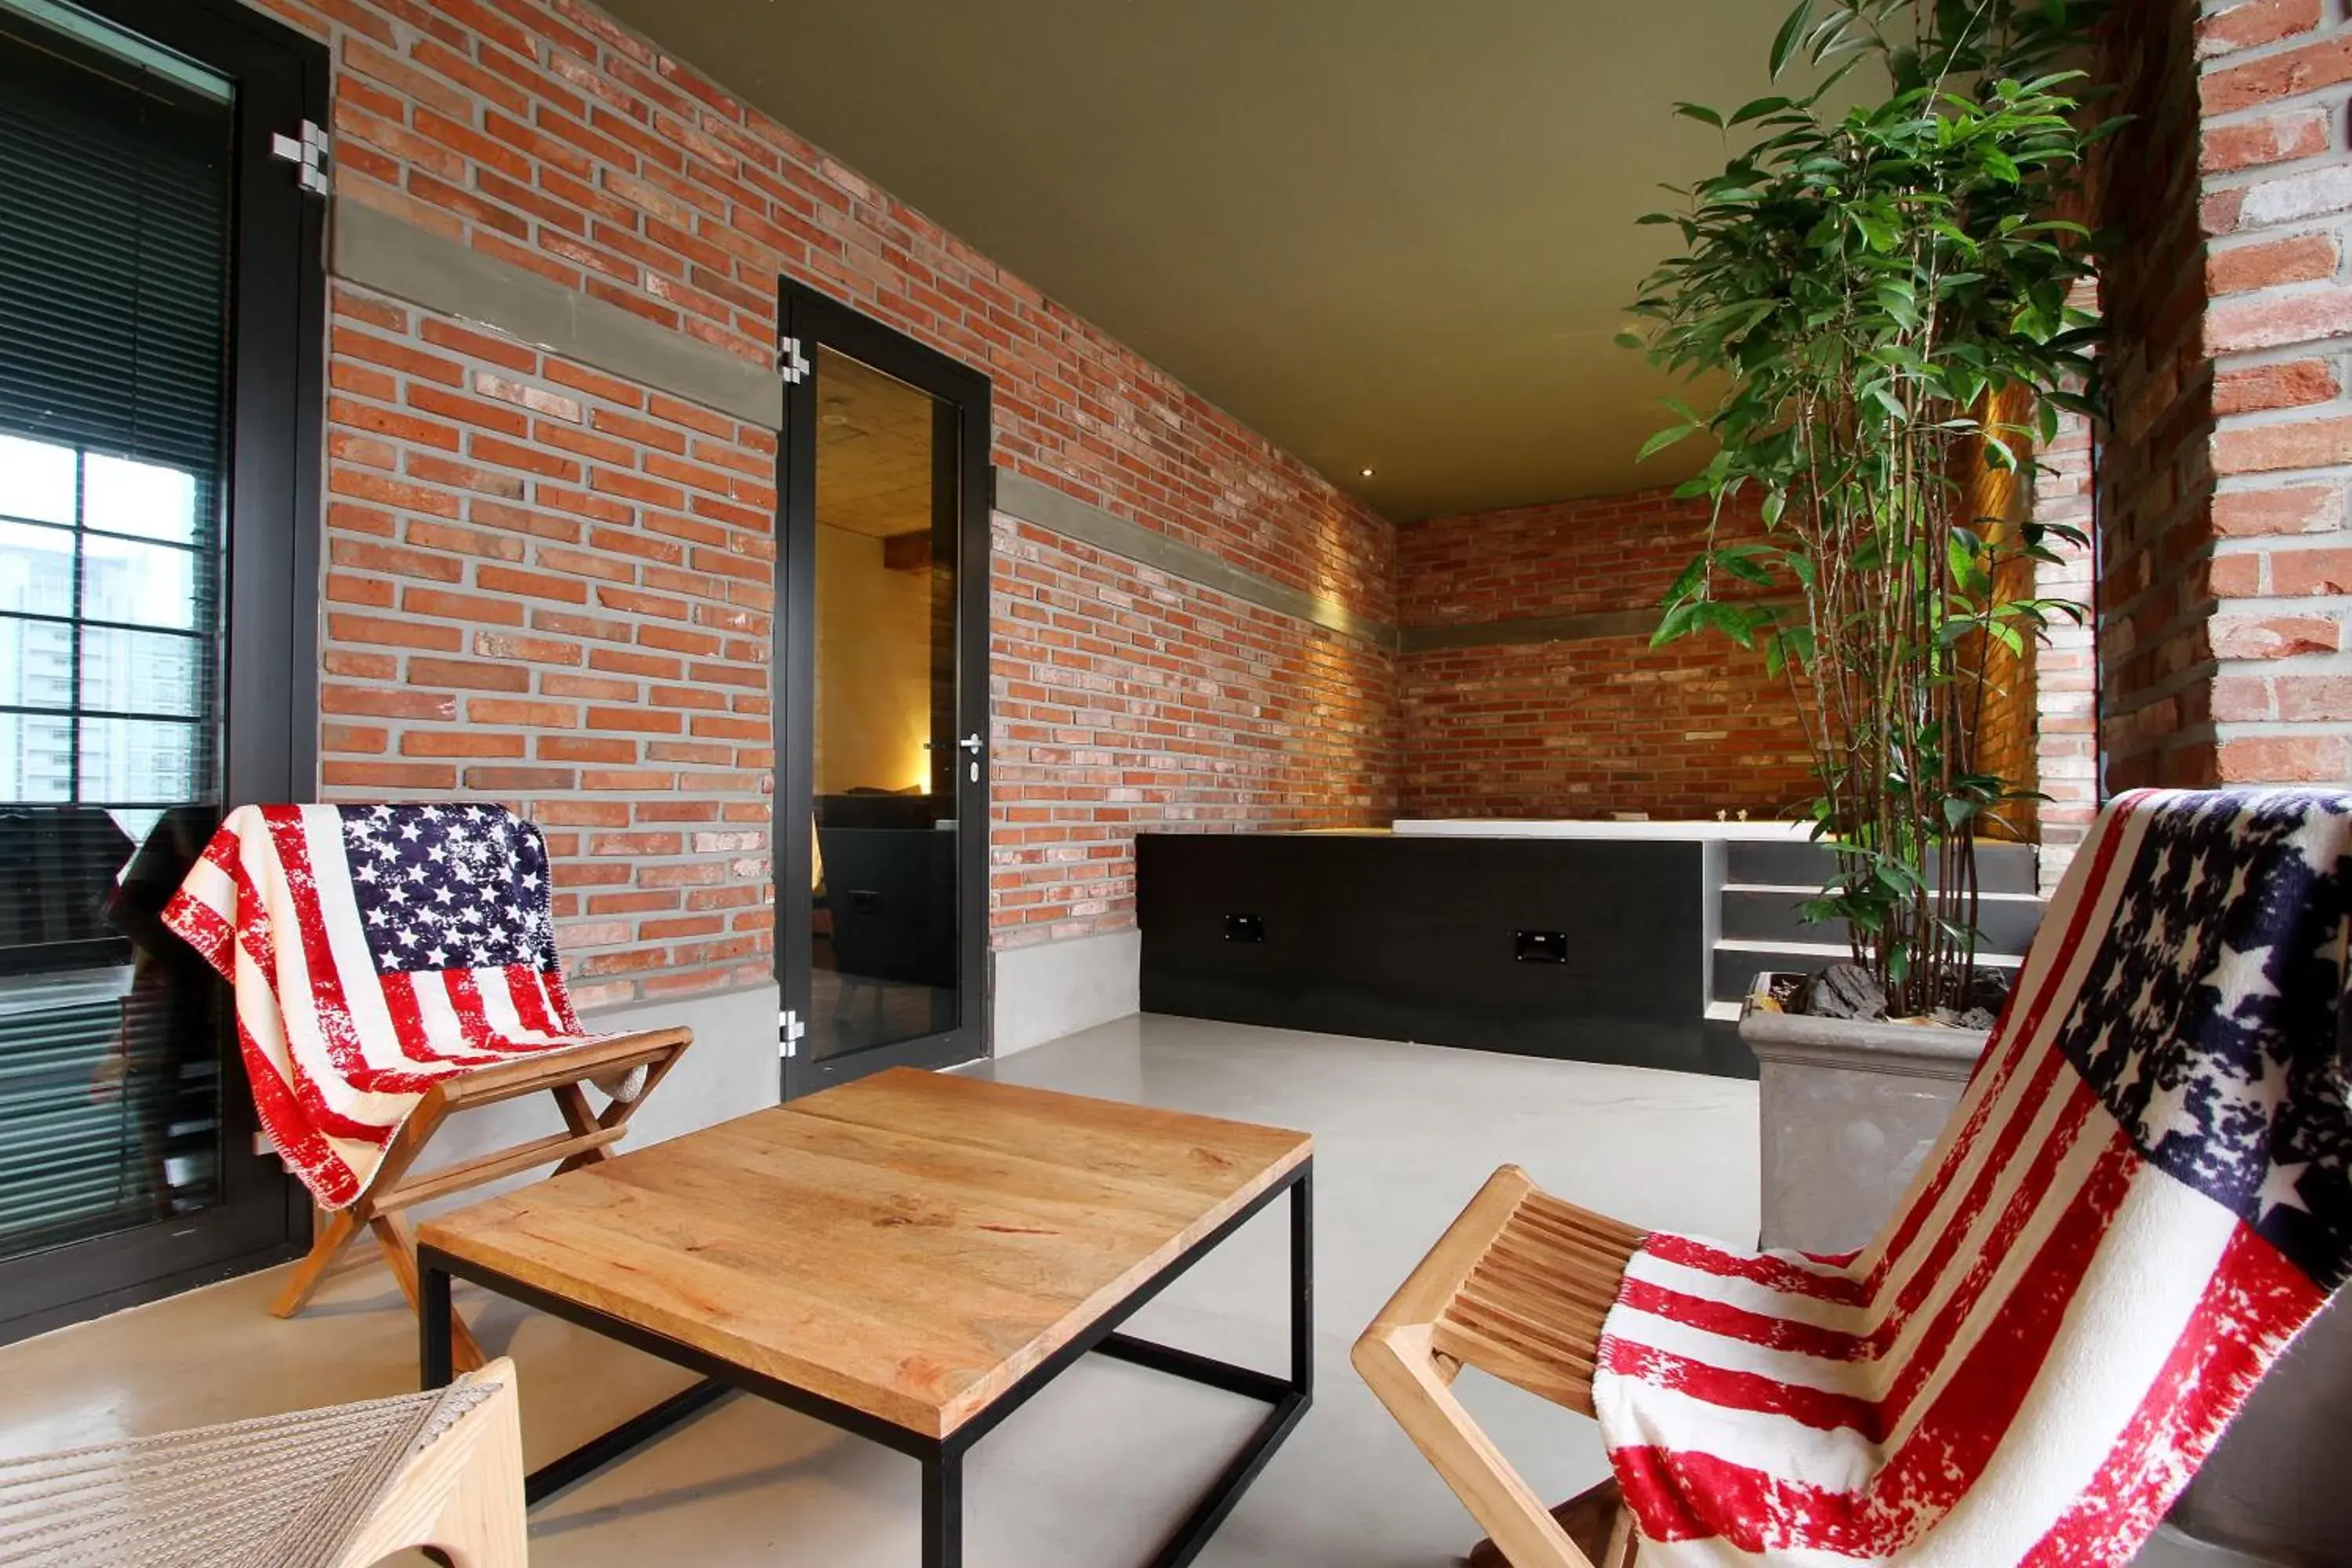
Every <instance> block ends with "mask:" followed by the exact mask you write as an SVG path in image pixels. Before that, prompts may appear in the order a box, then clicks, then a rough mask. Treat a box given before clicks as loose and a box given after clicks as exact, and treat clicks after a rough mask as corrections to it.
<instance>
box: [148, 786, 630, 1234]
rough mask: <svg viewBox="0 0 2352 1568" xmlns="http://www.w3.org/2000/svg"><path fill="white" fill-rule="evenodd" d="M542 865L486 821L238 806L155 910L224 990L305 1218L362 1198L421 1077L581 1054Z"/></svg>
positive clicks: (583, 1037)
mask: <svg viewBox="0 0 2352 1568" xmlns="http://www.w3.org/2000/svg"><path fill="white" fill-rule="evenodd" d="M550 910H551V901H550V897H549V876H548V865H547V849H546V847H545V845H544V844H543V843H542V842H541V838H540V837H539V830H538V829H537V828H535V827H533V826H531V825H530V823H528V822H525V821H523V820H522V819H521V818H520V817H518V816H513V815H512V814H510V813H509V812H507V811H504V810H502V809H500V808H499V807H497V806H494V805H376V806H337V805H266V806H257V805H247V806H240V807H238V808H237V809H236V810H235V811H233V812H231V813H230V814H229V815H228V817H227V819H226V821H224V822H223V823H222V824H221V826H220V830H219V831H218V832H217V833H215V835H214V836H213V839H212V842H211V843H210V844H209V845H208V846H207V847H205V853H204V856H203V858H201V859H200V860H199V861H198V862H197V863H196V867H195V868H194V870H193V871H191V872H190V873H189V874H188V877H187V879H186V880H185V881H184V883H182V885H181V889H180V891H179V892H178V893H177V894H176V895H175V896H174V897H173V900H172V901H171V903H170V904H169V905H168V906H167V907H166V908H165V910H164V911H163V920H164V923H165V924H166V925H168V926H170V927H171V928H172V930H173V931H176V932H178V933H179V935H180V936H181V937H182V938H184V940H185V941H186V942H189V943H190V945H192V946H194V948H195V950H196V951H197V952H200V953H202V954H203V955H204V957H205V960H206V961H207V962H208V963H211V964H212V966H213V967H214V968H215V970H217V971H219V972H220V973H221V975H222V977H223V978H225V979H226V980H227V981H228V983H229V984H230V985H231V986H232V987H234V989H235V992H236V1029H237V1040H238V1044H239V1045H240V1047H242V1048H243V1052H244V1057H245V1065H246V1076H247V1078H248V1079H250V1080H251V1082H252V1085H253V1097H254V1104H255V1107H256V1109H257V1110H258V1112H259V1114H260V1120H261V1125H262V1129H263V1131H267V1132H268V1134H269V1137H270V1139H271V1140H272V1141H273V1142H275V1143H276V1144H277V1146H278V1152H279V1154H280V1155H281V1156H282V1157H283V1158H284V1159H285V1161H286V1163H287V1164H288V1165H289V1167H290V1168H292V1169H293V1171H294V1172H295V1173H296V1174H297V1175H299V1176H300V1177H301V1178H302V1181H303V1183H304V1184H305V1185H307V1186H308V1187H309V1188H310V1192H311V1194H312V1195H313V1196H315V1197H316V1198H317V1199H318V1201H319V1203H320V1205H322V1206H324V1207H327V1208H341V1207H344V1206H346V1205H349V1204H351V1203H352V1201H353V1200H354V1199H356V1198H357V1197H358V1196H359V1195H360V1194H361V1193H362V1192H363V1191H364V1190H365V1189H366V1186H367V1184H368V1180H369V1178H370V1177H372V1176H373V1174H374V1173H375V1171H376V1168H377V1166H378V1165H380V1164H381V1163H383V1150H384V1146H385V1144H387V1143H388V1142H390V1141H391V1139H392V1137H393V1134H394V1133H395V1132H396V1131H399V1129H400V1126H401V1124H402V1123H403V1122H404V1121H406V1120H407V1118H408V1114H409V1112H410V1111H411V1110H414V1109H415V1106H416V1103H417V1101H418V1100H421V1099H422V1098H423V1097H424V1095H425V1091H426V1089H429V1088H430V1087H431V1086H432V1084H433V1083H434V1081H435V1080H436V1079H442V1078H446V1077H449V1076H452V1075H454V1074H459V1073H465V1072H470V1071H472V1070H474V1069H476V1068H482V1067H486V1066H488V1065H491V1064H492V1063H495V1062H499V1061H503V1060H509V1059H511V1058H514V1057H516V1056H517V1055H520V1054H525V1053H530V1052H537V1051H545V1050H551V1049H557V1048H560V1047H567V1046H576V1045H582V1044H584V1043H586V1042H588V1041H590V1040H593V1039H595V1038H598V1037H597V1036H592V1035H588V1034H585V1033H583V1031H582V1029H581V1026H580V1020H579V1019H578V1017H576V1016H574V1015H573V1013H572V1002H571V999H570V997H569V996H568V995H566V994H565V992H564V988H563V976H562V972H561V970H560V969H559V968H558V967H557V961H556V951H555V929H554V924H553V921H552V919H551V913H550Z"/></svg>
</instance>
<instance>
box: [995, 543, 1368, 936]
mask: <svg viewBox="0 0 2352 1568" xmlns="http://www.w3.org/2000/svg"><path fill="white" fill-rule="evenodd" d="M995 592H996V606H997V607H996V614H995V617H994V621H995V632H994V636H993V637H992V656H993V658H994V661H995V668H996V692H995V704H996V708H995V721H996V729H997V744H996V751H995V756H994V764H993V765H994V767H995V770H996V772H995V793H996V798H997V816H998V823H997V828H996V834H995V862H996V864H995V870H994V874H993V878H992V881H993V895H992V899H993V903H994V906H995V909H996V911H997V914H996V918H997V925H998V930H999V939H1000V943H1002V942H1004V941H1006V940H1008V939H1009V940H1021V939H1023V938H1030V939H1033V940H1042V939H1045V938H1052V937H1061V936H1072V935H1083V934H1086V933H1087V932H1088V931H1095V930H1100V929H1103V928H1104V927H1106V926H1108V925H1120V924H1129V923H1131V922H1132V921H1133V918H1134V914H1133V910H1134V902H1135V860H1134V850H1133V845H1134V833H1135V830H1136V829H1137V827H1139V826H1147V825H1148V826H1151V827H1153V828H1155V829H1158V830H1160V831H1167V830H1171V829H1177V828H1200V829H1202V830H1212V831H1213V830H1225V831H1232V830H1234V829H1238V828H1249V827H1266V826H1305V827H1333V826H1363V825H1365V824H1379V825H1381V826H1385V825H1386V824H1387V823H1388V822H1389V821H1390V820H1391V818H1393V817H1394V816H1396V773H1395V767H1394V744H1395V735H1394V733H1393V726H1394V714H1395V707H1396V693H1395V687H1396V661H1395V659H1394V658H1393V657H1392V656H1391V655H1390V654H1389V653H1388V652H1387V651H1386V650H1385V649H1376V648H1374V647H1371V646H1370V644H1367V643H1363V642H1360V641H1355V640H1352V639H1350V638H1347V637H1339V636H1336V635H1333V634H1330V633H1324V632H1318V633H1316V634H1315V635H1313V636H1311V637H1309V636H1302V635H1301V626H1300V625H1299V623H1298V622H1297V621H1295V620H1292V619H1290V618H1289V617H1287V616H1281V615H1277V614H1276V613H1275V612H1273V611H1271V610H1267V609H1263V608H1260V607H1258V606H1257V605H1251V604H1247V603H1244V602H1243V601H1241V600H1237V599H1233V598H1229V597H1227V596H1225V595H1222V594H1217V593H1214V592H1212V591H1211V590H1209V589H1206V588H1202V587H1200V586H1198V585H1196V584H1190V583H1186V582H1183V581H1181V580H1178V579H1173V578H1171V577H1169V576H1168V575H1167V574H1164V573H1160V572H1155V571H1152V570H1151V569H1150V568H1148V567H1143V566H1139V565H1137V564H1136V563H1133V562H1131V561H1126V560H1123V559H1121V558H1120V557H1118V556H1116V555H1112V554H1108V553H1107V552H1103V551H1100V550H1097V549H1094V548H1092V547H1090V546H1087V545H1086V544H1082V543H1078V542H1075V541H1072V540H1067V539H1064V538H1062V537H1061V536H1059V535H1057V534H1055V533H1052V532H1049V531H1046V530H1045V529H1042V528H1039V527H1037V526H1036V525H1034V524H1033V523H1028V522H1022V521H1016V520H1014V519H1012V518H1007V517H999V518H998V519H997V520H996V583H995Z"/></svg>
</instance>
